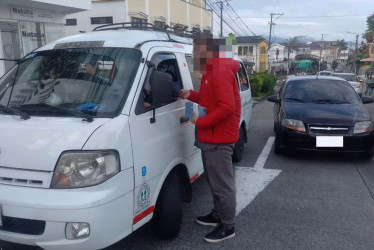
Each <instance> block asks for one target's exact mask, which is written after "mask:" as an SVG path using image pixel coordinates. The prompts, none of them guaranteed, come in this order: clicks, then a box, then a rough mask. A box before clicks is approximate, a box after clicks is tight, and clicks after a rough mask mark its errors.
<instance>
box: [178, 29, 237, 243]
mask: <svg viewBox="0 0 374 250" xmlns="http://www.w3.org/2000/svg"><path fill="white" fill-rule="evenodd" d="M220 41H222V40H218V39H212V38H211V37H201V36H200V37H199V38H197V39H195V41H194V66H196V62H199V64H200V65H199V68H200V72H201V73H202V74H203V76H202V79H201V83H200V91H199V92H197V91H194V90H186V89H182V90H181V91H180V97H181V98H183V99H189V100H190V101H192V102H195V103H198V104H199V105H201V106H203V107H205V108H206V109H207V114H206V115H205V116H204V117H200V118H198V117H197V115H196V114H195V113H194V118H193V119H191V120H190V121H191V122H192V123H194V124H195V125H196V128H197V139H198V144H197V146H198V147H199V148H200V149H201V152H202V159H203V165H204V171H205V174H206V177H207V180H208V183H209V185H210V188H211V191H212V195H213V203H214V207H213V209H212V211H211V213H209V214H208V215H206V216H199V217H197V219H196V222H197V223H199V224H201V225H209V226H216V228H215V229H214V230H213V231H212V232H210V233H208V234H207V235H206V236H205V238H204V239H205V240H206V241H207V242H219V241H222V240H225V239H229V238H232V237H234V236H235V227H234V226H235V211H236V192H235V176H234V170H233V166H232V160H231V155H232V153H233V150H234V145H235V142H236V141H237V140H238V138H239V122H240V114H241V103H240V95H239V89H238V84H237V82H236V78H235V74H236V73H237V72H238V70H239V68H240V66H239V63H238V62H237V61H235V60H233V59H232V58H226V57H224V54H225V52H224V51H223V50H222V48H225V45H220V44H219V43H220ZM220 48H221V49H220ZM196 60H197V61H196Z"/></svg>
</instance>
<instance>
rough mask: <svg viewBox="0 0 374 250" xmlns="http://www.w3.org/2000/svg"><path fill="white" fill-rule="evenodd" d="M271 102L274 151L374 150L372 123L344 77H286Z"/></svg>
mask: <svg viewBox="0 0 374 250" xmlns="http://www.w3.org/2000/svg"><path fill="white" fill-rule="evenodd" d="M268 101H271V102H274V132H275V135H276V136H275V143H274V144H275V145H274V152H275V153H277V154H278V153H282V152H283V151H284V150H285V149H287V148H288V149H291V148H292V149H302V150H315V151H341V152H353V153H360V155H361V156H362V157H364V158H371V157H372V156H373V153H374V148H373V143H374V131H373V122H372V119H371V118H370V116H369V114H368V112H367V110H366V108H365V107H364V105H363V103H371V102H373V99H372V98H370V97H365V96H364V97H363V98H362V99H360V98H359V96H358V95H357V93H356V92H355V90H354V89H353V88H352V86H351V85H350V84H349V83H348V82H347V81H345V80H343V79H341V78H337V77H330V76H318V75H317V76H305V77H295V78H291V79H290V80H288V81H287V82H286V83H285V84H284V85H283V86H282V87H281V89H280V91H279V93H278V94H277V95H274V96H270V97H269V98H268Z"/></svg>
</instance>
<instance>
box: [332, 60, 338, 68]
mask: <svg viewBox="0 0 374 250" xmlns="http://www.w3.org/2000/svg"><path fill="white" fill-rule="evenodd" d="M331 67H332V69H333V70H335V69H336V68H337V67H338V62H337V61H336V60H334V61H332V65H331Z"/></svg>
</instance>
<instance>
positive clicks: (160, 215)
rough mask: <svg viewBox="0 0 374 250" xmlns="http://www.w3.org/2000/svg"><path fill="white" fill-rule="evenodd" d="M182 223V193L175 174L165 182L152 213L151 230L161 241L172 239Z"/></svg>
mask: <svg viewBox="0 0 374 250" xmlns="http://www.w3.org/2000/svg"><path fill="white" fill-rule="evenodd" d="M181 222H182V192H181V183H180V179H179V176H178V174H177V173H175V172H173V173H171V174H170V175H169V176H168V177H167V178H166V180H165V182H164V185H163V186H162V188H161V191H160V194H159V196H158V198H157V202H156V207H155V210H154V212H153V218H152V228H153V230H154V232H155V234H156V235H157V236H158V237H159V238H162V239H172V238H174V237H176V236H177V235H178V233H179V229H180V226H181Z"/></svg>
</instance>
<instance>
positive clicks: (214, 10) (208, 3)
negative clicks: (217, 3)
mask: <svg viewBox="0 0 374 250" xmlns="http://www.w3.org/2000/svg"><path fill="white" fill-rule="evenodd" d="M206 4H207V5H208V7H209V8H211V9H212V11H213V12H214V13H212V19H213V21H215V22H216V23H217V24H218V26H220V24H219V23H218V21H216V20H214V14H216V16H218V17H219V15H218V13H217V10H216V8H215V7H214V5H213V4H212V3H211V2H210V1H209V0H207V1H206ZM223 22H224V23H225V24H226V25H227V26H228V27H230V28H231V30H232V31H234V29H233V28H232V27H231V26H230V25H228V24H227V23H226V21H225V20H223ZM212 28H213V27H212ZM223 29H225V28H223ZM226 32H227V30H226ZM227 33H228V32H227ZM235 33H236V32H235Z"/></svg>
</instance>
